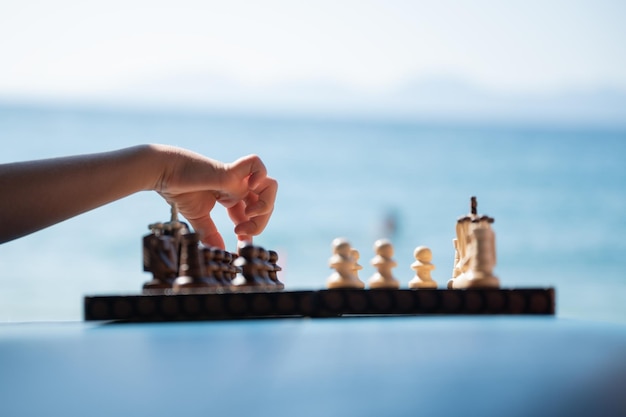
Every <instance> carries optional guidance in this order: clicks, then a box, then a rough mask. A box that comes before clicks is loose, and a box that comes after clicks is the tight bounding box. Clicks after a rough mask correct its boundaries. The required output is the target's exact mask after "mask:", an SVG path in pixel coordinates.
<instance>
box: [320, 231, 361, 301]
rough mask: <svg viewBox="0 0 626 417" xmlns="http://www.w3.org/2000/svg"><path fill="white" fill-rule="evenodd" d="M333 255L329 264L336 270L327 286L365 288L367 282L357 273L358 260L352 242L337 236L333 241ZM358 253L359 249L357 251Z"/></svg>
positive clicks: (330, 287)
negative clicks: (353, 253)
mask: <svg viewBox="0 0 626 417" xmlns="http://www.w3.org/2000/svg"><path fill="white" fill-rule="evenodd" d="M332 249H333V255H332V256H331V257H330V259H329V260H328V264H329V266H330V267H331V268H333V269H334V270H335V272H333V273H332V274H331V275H330V277H328V280H327V281H326V287H327V288H329V289H335V288H364V287H365V284H364V283H363V282H362V281H361V280H360V279H359V278H358V277H357V276H356V275H355V271H356V270H358V267H359V266H360V265H358V264H357V263H356V260H355V259H354V258H353V257H352V253H351V252H352V250H353V249H352V247H351V246H350V242H348V241H347V240H346V239H343V238H337V239H335V240H333V243H332ZM357 255H358V251H357Z"/></svg>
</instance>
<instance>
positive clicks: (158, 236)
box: [143, 227, 178, 293]
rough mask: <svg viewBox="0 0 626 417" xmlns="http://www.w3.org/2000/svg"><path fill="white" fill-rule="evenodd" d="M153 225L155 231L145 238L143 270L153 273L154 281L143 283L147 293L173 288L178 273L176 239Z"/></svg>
mask: <svg viewBox="0 0 626 417" xmlns="http://www.w3.org/2000/svg"><path fill="white" fill-rule="evenodd" d="M162 232H163V231H162V230H161V229H159V228H158V227H153V233H151V234H149V235H146V236H144V238H143V270H144V271H146V272H151V273H152V281H149V282H146V283H144V284H143V290H144V292H146V293H151V292H162V291H163V290H165V289H168V288H172V283H173V282H174V279H175V278H176V275H177V274H178V245H177V244H176V239H175V238H174V237H173V236H170V235H164V234H162Z"/></svg>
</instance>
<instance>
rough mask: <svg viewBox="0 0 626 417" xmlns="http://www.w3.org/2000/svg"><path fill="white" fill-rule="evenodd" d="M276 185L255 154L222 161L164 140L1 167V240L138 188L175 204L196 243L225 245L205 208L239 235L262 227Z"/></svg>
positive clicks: (240, 237) (247, 238)
mask: <svg viewBox="0 0 626 417" xmlns="http://www.w3.org/2000/svg"><path fill="white" fill-rule="evenodd" d="M277 189H278V183H277V182H276V180H275V179H274V178H271V177H269V176H268V175H267V170H266V168H265V165H264V164H263V162H262V161H261V159H260V158H259V157H258V156H256V155H249V156H245V157H242V158H240V159H237V160H236V161H234V162H231V163H224V162H220V161H217V160H214V159H210V158H207V157H205V156H203V155H200V154H197V153H194V152H191V151H188V150H186V149H181V148H176V147H172V146H166V145H140V146H135V147H131V148H125V149H121V150H116V151H112V152H104V153H98V154H90V155H80V156H70V157H63V158H54V159H44V160H38V161H27V162H16V163H10V164H3V165H0V195H2V196H3V197H2V200H0V218H1V219H3V221H2V222H1V224H0V243H3V242H7V241H9V240H12V239H16V238H19V237H21V236H24V235H27V234H29V233H32V232H35V231H37V230H40V229H43V228H45V227H48V226H50V225H53V224H55V223H58V222H61V221H63V220H66V219H68V218H70V217H73V216H76V215H78V214H81V213H84V212H86V211H89V210H92V209H94V208H96V207H100V206H102V205H105V204H107V203H110V202H112V201H115V200H118V199H120V198H123V197H126V196H128V195H131V194H134V193H136V192H139V191H146V190H152V191H156V192H158V193H159V194H160V195H161V196H163V198H165V200H167V201H168V202H169V203H170V204H176V205H177V206H178V210H179V212H180V214H181V215H182V216H184V217H185V218H186V219H187V220H188V221H189V223H190V224H191V226H192V227H193V229H194V230H195V231H196V232H197V233H199V234H200V236H201V239H202V241H203V242H204V243H205V244H207V245H210V246H216V247H219V248H222V249H223V248H224V239H223V237H222V234H221V233H220V232H219V231H218V229H217V227H216V225H215V223H214V221H213V219H212V218H211V211H212V210H213V208H214V207H215V204H216V203H220V204H221V205H223V206H224V207H226V210H227V212H228V215H229V217H230V219H231V220H232V222H233V224H234V233H235V234H236V235H237V238H238V240H240V241H252V238H253V236H256V235H259V234H260V233H261V232H262V231H263V230H264V229H265V227H266V226H267V223H268V221H269V219H270V216H271V215H272V212H273V210H274V202H275V199H276V192H277Z"/></svg>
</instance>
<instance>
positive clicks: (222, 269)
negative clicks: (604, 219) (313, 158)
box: [84, 197, 555, 321]
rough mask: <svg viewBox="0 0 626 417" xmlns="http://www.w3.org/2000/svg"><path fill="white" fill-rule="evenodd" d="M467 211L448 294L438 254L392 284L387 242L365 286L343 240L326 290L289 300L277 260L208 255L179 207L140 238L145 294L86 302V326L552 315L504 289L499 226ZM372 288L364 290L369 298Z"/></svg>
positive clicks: (378, 246)
mask: <svg viewBox="0 0 626 417" xmlns="http://www.w3.org/2000/svg"><path fill="white" fill-rule="evenodd" d="M470 205H471V212H470V214H468V215H465V216H462V217H461V218H459V219H458V220H457V225H456V231H457V237H456V238H455V239H453V245H454V249H455V256H454V269H453V271H452V273H451V278H450V279H449V280H448V281H447V283H446V289H440V288H438V284H437V282H435V280H433V278H432V276H431V271H432V270H433V269H434V268H435V267H434V265H433V264H432V262H431V261H432V252H431V250H430V249H429V248H428V247H426V246H417V247H416V248H415V250H414V253H413V256H414V258H415V262H413V263H412V264H411V268H412V269H413V270H414V271H415V276H414V277H413V279H411V280H410V281H409V282H408V284H407V287H408V288H406V289H405V288H401V283H400V282H399V281H398V280H397V279H396V278H395V277H394V276H393V272H392V270H393V268H395V267H396V266H397V263H396V261H395V260H394V259H393V256H394V249H393V245H392V243H391V241H390V240H388V239H379V240H377V241H376V242H375V243H374V257H373V258H372V259H371V261H370V264H371V265H372V266H374V267H375V268H376V273H375V274H374V275H373V276H372V277H370V278H369V280H367V282H364V281H362V280H361V279H360V278H359V271H360V270H361V269H363V267H362V266H361V265H360V264H359V263H358V261H359V258H360V253H359V251H358V250H357V249H355V248H353V247H352V245H351V244H350V242H349V241H348V240H347V239H345V238H336V239H334V240H333V242H332V244H331V248H332V256H331V257H330V259H329V261H328V264H329V266H330V268H331V269H332V270H333V271H334V272H332V273H331V275H330V276H329V277H328V278H327V279H326V289H320V290H300V291H285V285H284V284H283V283H282V282H281V280H280V278H279V276H278V273H279V272H280V271H282V268H281V267H280V266H279V265H278V261H279V260H278V253H277V252H276V251H272V250H266V249H265V248H263V247H261V246H257V245H253V244H252V243H251V242H241V243H240V245H239V246H238V250H237V251H236V252H228V251H225V250H223V249H220V248H214V247H206V246H204V245H203V244H202V243H201V242H200V236H199V235H198V234H197V233H194V232H192V231H190V230H189V228H188V226H187V225H186V224H185V223H183V222H181V221H179V220H178V217H177V211H176V209H175V207H173V208H172V217H171V220H170V221H169V222H165V223H154V224H151V225H150V226H149V229H150V233H149V234H148V235H146V236H144V237H143V264H144V271H146V272H150V273H151V274H152V280H150V281H147V282H145V283H144V285H143V288H142V293H141V294H130V295H108V296H87V297H85V299H84V312H85V314H84V316H85V320H116V321H177V320H178V321H180V320H216V319H234V318H265V317H342V316H372V315H375V316H385V315H389V316H396V315H448V314H452V315H454V314H456V315H458V314H472V315H474V314H483V315H500V314H502V315H505V314H508V315H511V314H531V315H537V314H538V315H553V314H555V291H554V288H511V289H503V288H500V280H499V278H497V277H496V276H495V275H494V273H493V268H494V266H495V263H496V260H495V234H494V232H493V230H492V227H491V225H492V223H493V222H494V220H493V218H491V217H489V216H484V215H483V216H479V215H478V214H477V211H476V198H475V197H472V198H471V203H470ZM366 287H367V289H366Z"/></svg>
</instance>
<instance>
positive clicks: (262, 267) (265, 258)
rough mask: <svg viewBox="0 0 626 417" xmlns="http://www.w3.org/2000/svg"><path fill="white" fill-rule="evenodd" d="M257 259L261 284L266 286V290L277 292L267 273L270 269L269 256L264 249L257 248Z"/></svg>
mask: <svg viewBox="0 0 626 417" xmlns="http://www.w3.org/2000/svg"><path fill="white" fill-rule="evenodd" d="M257 259H258V261H259V276H261V277H262V278H263V282H264V283H265V285H266V286H267V288H268V290H270V291H273V290H277V289H278V288H276V283H275V282H274V281H272V279H271V278H270V274H269V271H270V269H272V264H271V263H269V259H270V254H269V253H268V252H267V250H265V248H263V247H261V246H258V247H257Z"/></svg>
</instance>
